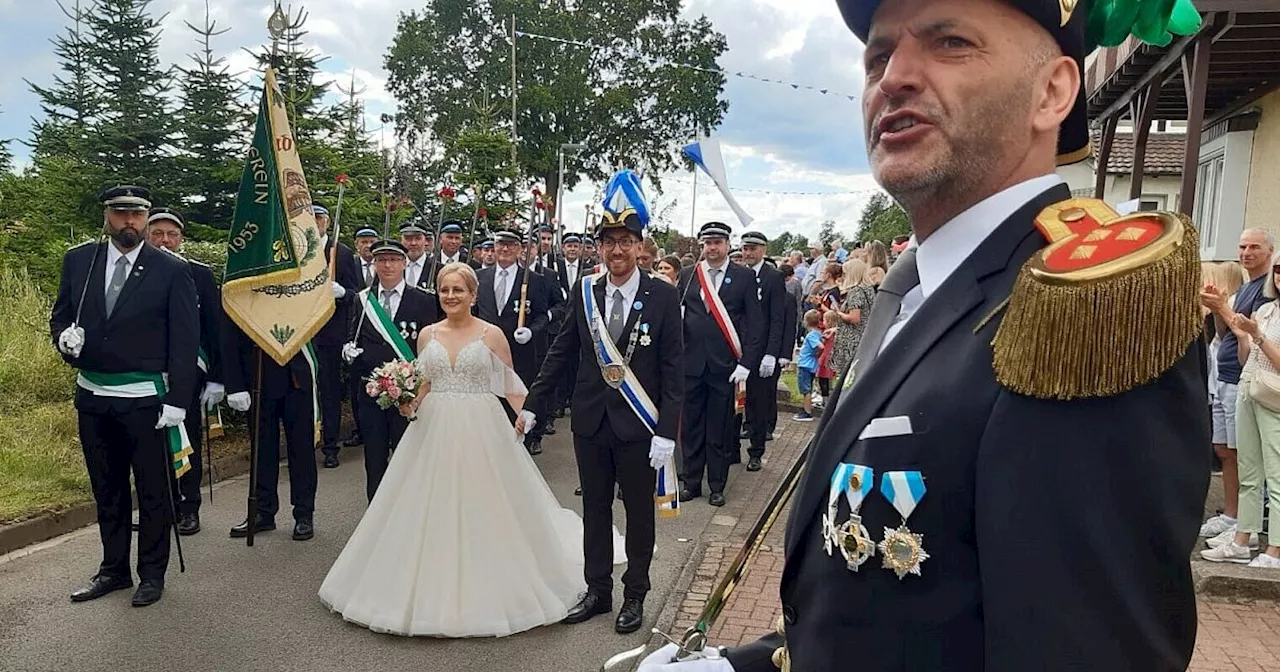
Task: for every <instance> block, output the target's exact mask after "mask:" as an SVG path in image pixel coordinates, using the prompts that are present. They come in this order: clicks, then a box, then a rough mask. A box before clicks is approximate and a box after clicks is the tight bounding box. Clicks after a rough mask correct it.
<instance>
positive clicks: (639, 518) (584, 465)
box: [516, 171, 684, 634]
mask: <svg viewBox="0 0 1280 672" xmlns="http://www.w3.org/2000/svg"><path fill="white" fill-rule="evenodd" d="M620 175H623V176H630V177H624V178H622V179H634V180H635V183H634V184H635V189H634V192H633V193H637V194H638V193H641V192H640V191H639V181H638V178H635V177H634V175H635V174H634V173H631V171H624V172H623V173H621V174H620ZM614 179H615V180H618V179H620V178H619V177H615V178H614ZM611 184H612V182H611ZM613 196H614V194H613V193H611V192H608V191H606V214H605V215H604V217H603V218H602V219H601V222H600V225H599V228H598V229H597V231H596V235H597V237H598V238H599V241H600V249H601V250H602V251H603V253H604V255H605V258H604V262H605V264H606V266H607V267H608V270H607V272H604V273H601V274H600V275H599V276H591V275H588V276H584V277H583V278H580V279H578V281H577V283H576V284H575V286H574V288H573V291H572V293H571V294H570V299H569V312H568V316H567V318H566V321H565V326H564V329H563V330H561V332H560V334H559V336H558V337H557V338H556V339H555V342H554V343H553V344H552V346H551V351H550V352H549V353H548V354H547V359H546V363H545V364H544V365H543V367H542V371H541V373H540V374H539V375H538V379H537V380H536V381H535V382H534V383H533V385H532V386H531V387H530V390H529V396H528V398H527V399H526V400H525V406H524V407H525V410H524V411H522V412H521V417H520V419H519V421H518V422H517V425H516V429H517V431H524V430H525V429H528V428H531V427H534V426H535V425H536V424H537V416H539V415H544V414H547V413H550V412H552V411H553V410H554V409H555V407H556V387H557V385H558V383H559V381H560V380H561V379H562V378H563V377H564V376H565V375H566V374H567V373H568V371H569V370H570V368H571V367H572V366H574V365H576V366H577V367H580V368H579V371H580V372H581V375H580V376H579V378H578V381H577V385H576V386H575V389H574V393H573V423H572V430H573V445H574V453H575V454H576V456H577V459H578V478H579V479H580V481H581V483H582V508H583V516H582V517H583V549H584V557H585V560H586V565H585V568H584V574H585V575H586V581H587V592H586V594H585V595H584V596H583V597H582V599H581V601H579V603H578V604H577V606H575V607H574V608H573V609H571V610H570V611H569V615H568V616H567V617H565V619H564V622H565V623H581V622H583V621H586V620H587V619H590V618H591V617H593V616H595V615H597V614H604V613H608V612H609V611H611V610H612V601H613V532H612V524H613V484H614V483H615V482H617V483H621V484H622V493H623V508H624V509H625V510H626V514H627V529H626V540H627V571H626V572H625V573H624V574H623V575H622V583H623V586H624V587H623V604H622V608H621V609H620V610H619V612H618V618H617V621H616V622H615V624H614V628H615V630H616V631H617V632H619V633H624V634H625V633H630V632H635V631H636V630H638V629H639V628H640V625H641V623H642V622H643V620H644V598H645V595H646V594H647V593H648V591H649V564H650V561H651V560H652V558H653V541H654V515H655V514H654V488H655V481H654V478H655V470H656V469H659V468H663V467H665V468H667V469H672V468H673V467H674V463H673V461H672V460H671V457H672V454H673V453H674V452H675V436H676V427H677V426H678V423H679V418H680V408H681V394H682V388H681V384H682V383H683V382H684V381H683V371H684V370H683V368H682V363H681V356H682V354H683V347H682V342H681V330H682V327H681V324H680V303H679V299H678V296H677V294H676V290H675V288H674V287H672V286H671V285H669V284H667V283H664V282H661V281H659V280H656V279H654V278H652V277H650V276H649V275H648V274H646V273H644V272H643V271H641V270H640V269H639V268H637V266H636V256H637V253H638V252H639V251H640V246H641V240H642V239H643V236H644V229H645V225H646V224H647V220H648V208H647V206H646V205H645V204H644V203H643V202H640V203H631V202H629V201H628V200H626V199H625V197H619V198H616V199H615V198H614V197H613ZM601 353H603V354H601ZM674 486H675V479H674V477H672V478H671V479H670V489H669V490H668V492H671V491H674V489H675V487H674ZM672 494H674V492H672Z"/></svg>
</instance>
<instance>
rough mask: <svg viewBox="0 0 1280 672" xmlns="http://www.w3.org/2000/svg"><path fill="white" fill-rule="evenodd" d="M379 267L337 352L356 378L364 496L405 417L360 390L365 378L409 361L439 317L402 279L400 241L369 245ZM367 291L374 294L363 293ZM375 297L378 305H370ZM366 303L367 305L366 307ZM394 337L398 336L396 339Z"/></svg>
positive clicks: (383, 468) (431, 302)
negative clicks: (395, 362) (392, 363)
mask: <svg viewBox="0 0 1280 672" xmlns="http://www.w3.org/2000/svg"><path fill="white" fill-rule="evenodd" d="M372 252H373V255H374V260H375V263H376V264H377V267H378V282H377V283H375V284H374V286H373V287H371V288H369V289H366V290H364V291H362V292H360V297H359V300H358V302H357V303H356V307H355V311H354V312H355V316H356V317H355V320H354V321H353V324H352V326H351V335H350V338H349V339H348V342H347V344H346V345H345V346H344V347H343V349H342V357H343V359H345V360H346V361H347V364H349V365H350V367H351V377H352V379H353V380H356V381H358V382H359V390H357V392H356V395H355V396H354V397H353V400H354V406H355V412H356V418H357V419H359V421H360V427H361V428H362V431H363V432H364V471H365V477H366V481H365V490H366V492H367V494H368V495H369V501H373V494H374V493H375V492H376V491H377V490H378V484H379V483H381V482H382V475H383V474H385V473H386V472H387V461H388V459H389V458H390V457H391V451H392V450H394V449H395V446H396V444H398V443H400V437H401V436H402V435H403V434H404V430H405V429H406V428H408V426H409V422H408V420H406V419H405V417H404V416H402V415H400V411H399V409H397V408H388V409H385V410H384V409H381V408H379V407H378V403H377V401H376V400H374V398H373V397H370V396H369V395H368V394H365V392H364V381H366V380H368V378H369V375H370V374H371V373H373V370H374V369H375V368H377V367H379V366H382V365H383V364H385V363H387V362H390V361H392V360H394V359H397V358H401V359H405V360H406V361H412V360H413V359H414V358H415V357H417V355H418V332H420V331H421V330H422V329H424V328H425V327H426V326H427V325H430V324H435V323H436V322H438V321H439V320H440V314H439V312H438V305H437V304H436V300H435V297H433V296H431V295H430V294H428V293H426V292H425V291H423V290H421V289H418V288H417V287H411V286H409V285H408V283H406V282H405V280H404V264H405V260H406V259H408V254H407V253H406V252H405V249H404V245H402V244H401V243H399V242H397V241H394V240H383V241H380V242H378V243H377V244H376V245H374V247H373V249H372ZM370 292H372V293H373V296H372V297H370V296H368V295H369V293H370ZM370 298H372V300H374V301H377V302H378V306H379V309H374V308H372V306H369V300H370ZM366 306H369V310H365V308H366ZM397 337H398V338H397Z"/></svg>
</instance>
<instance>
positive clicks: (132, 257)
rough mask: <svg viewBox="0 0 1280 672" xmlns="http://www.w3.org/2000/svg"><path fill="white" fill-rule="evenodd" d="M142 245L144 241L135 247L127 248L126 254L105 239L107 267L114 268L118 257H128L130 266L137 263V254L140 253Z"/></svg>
mask: <svg viewBox="0 0 1280 672" xmlns="http://www.w3.org/2000/svg"><path fill="white" fill-rule="evenodd" d="M143 245H146V243H138V245H137V246H136V247H134V248H133V249H132V250H129V253H128V254H125V253H123V252H121V251H120V248H118V247H116V244H115V243H113V242H111V241H107V268H114V267H115V265H116V261H117V260H119V259H120V257H124V258H126V259H128V260H129V265H130V266H134V265H136V264H137V263H138V255H139V254H141V253H142V246H143Z"/></svg>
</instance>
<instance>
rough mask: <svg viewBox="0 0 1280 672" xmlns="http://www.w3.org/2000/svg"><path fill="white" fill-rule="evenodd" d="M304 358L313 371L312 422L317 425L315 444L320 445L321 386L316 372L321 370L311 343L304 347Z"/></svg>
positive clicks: (308, 342)
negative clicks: (317, 380)
mask: <svg viewBox="0 0 1280 672" xmlns="http://www.w3.org/2000/svg"><path fill="white" fill-rule="evenodd" d="M302 358H303V359H304V360H306V362H307V368H308V369H310V370H311V416H312V417H311V420H312V422H313V423H314V425H315V442H316V443H320V386H319V385H318V384H317V382H316V372H317V371H319V370H320V365H319V364H318V363H317V362H318V361H319V360H318V359H316V349H315V347H313V346H312V345H311V341H307V344H306V345H304V346H302Z"/></svg>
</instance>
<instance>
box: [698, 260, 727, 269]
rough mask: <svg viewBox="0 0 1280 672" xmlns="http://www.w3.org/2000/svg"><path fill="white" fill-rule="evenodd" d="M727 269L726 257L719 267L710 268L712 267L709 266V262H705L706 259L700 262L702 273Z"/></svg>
mask: <svg viewBox="0 0 1280 672" xmlns="http://www.w3.org/2000/svg"><path fill="white" fill-rule="evenodd" d="M728 268H729V258H728V257H725V259H724V261H722V262H720V265H719V266H712V265H711V262H709V261H707V260H706V259H703V260H702V270H704V271H713V270H714V271H723V270H726V269H728Z"/></svg>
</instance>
